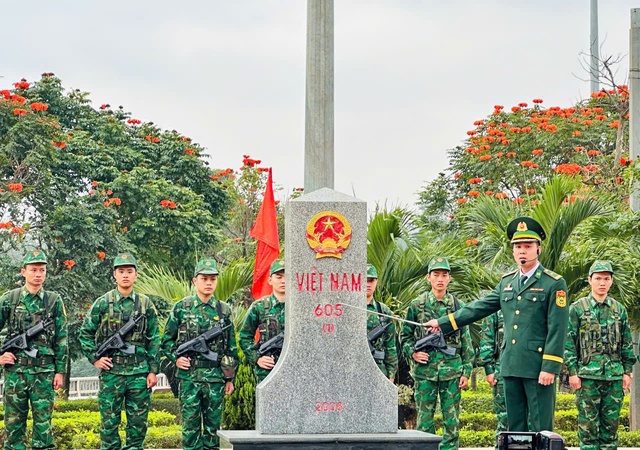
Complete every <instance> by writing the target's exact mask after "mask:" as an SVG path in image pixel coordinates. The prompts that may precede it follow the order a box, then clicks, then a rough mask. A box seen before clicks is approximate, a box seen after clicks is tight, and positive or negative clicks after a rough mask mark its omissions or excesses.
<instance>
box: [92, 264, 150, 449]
mask: <svg viewBox="0 0 640 450" xmlns="http://www.w3.org/2000/svg"><path fill="white" fill-rule="evenodd" d="M113 277H114V278H115V280H116V289H113V290H111V291H109V292H107V293H106V294H104V295H103V296H101V297H99V298H98V299H96V301H95V302H94V303H93V305H92V306H91V310H90V311H89V314H88V315H87V317H86V319H85V321H84V323H83V325H82V327H81V328H80V333H79V341H80V346H81V347H82V353H83V354H84V356H85V357H86V358H87V359H88V360H89V362H90V363H91V364H93V365H94V366H95V367H96V368H97V369H100V390H99V391H98V406H99V409H100V421H101V426H100V448H101V449H102V450H120V449H121V448H124V449H128V450H142V449H143V444H144V439H145V436H146V435H147V417H148V415H149V407H150V406H151V388H153V386H155V385H156V383H157V378H156V374H157V372H158V350H159V348H160V334H159V331H158V316H157V312H156V308H155V306H154V305H153V303H152V302H151V300H150V299H149V297H147V296H146V295H142V294H138V293H137V292H135V290H134V283H135V281H136V278H138V263H137V261H136V259H135V257H134V256H133V255H132V254H131V253H120V254H119V255H118V256H116V258H115V259H114V261H113ZM130 320H133V321H134V322H136V325H135V326H134V327H133V328H132V330H131V332H129V333H128V334H127V335H126V336H124V342H125V344H126V345H127V346H128V348H127V349H118V350H115V351H112V352H111V351H110V352H108V354H106V355H104V356H101V357H98V356H97V355H96V350H97V349H98V348H99V347H100V345H101V344H103V343H104V342H105V341H106V340H107V339H109V338H110V337H112V336H113V335H114V334H116V333H118V331H119V330H120V329H121V328H122V327H123V326H124V325H125V324H126V323H128V322H129V321H130ZM131 323H133V322H131ZM123 403H124V409H125V413H126V416H127V426H126V429H125V431H126V443H125V446H124V447H122V442H121V440H120V435H119V434H118V427H119V426H120V422H121V420H122V418H121V417H122V406H123Z"/></svg>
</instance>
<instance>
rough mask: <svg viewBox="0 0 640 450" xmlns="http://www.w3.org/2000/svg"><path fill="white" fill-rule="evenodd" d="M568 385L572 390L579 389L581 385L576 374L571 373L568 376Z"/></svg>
mask: <svg viewBox="0 0 640 450" xmlns="http://www.w3.org/2000/svg"><path fill="white" fill-rule="evenodd" d="M569 386H571V389H573V390H577V389H580V388H581V387H582V380H581V379H580V377H579V376H578V375H572V376H570V377H569Z"/></svg>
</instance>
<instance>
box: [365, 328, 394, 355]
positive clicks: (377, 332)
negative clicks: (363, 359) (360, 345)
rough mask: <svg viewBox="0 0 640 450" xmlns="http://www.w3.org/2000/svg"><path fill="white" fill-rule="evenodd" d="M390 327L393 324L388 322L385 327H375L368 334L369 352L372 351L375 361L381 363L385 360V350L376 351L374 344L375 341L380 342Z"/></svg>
mask: <svg viewBox="0 0 640 450" xmlns="http://www.w3.org/2000/svg"><path fill="white" fill-rule="evenodd" d="M389 325H391V322H387V323H385V324H384V325H383V324H378V326H377V327H375V328H374V329H372V330H371V331H369V332H368V333H367V340H368V341H369V350H371V355H372V356H373V359H376V360H379V361H382V360H384V356H385V354H384V350H376V348H375V347H374V345H373V344H374V342H375V341H377V340H378V338H379V337H380V336H382V335H383V334H384V333H385V332H386V331H387V328H389Z"/></svg>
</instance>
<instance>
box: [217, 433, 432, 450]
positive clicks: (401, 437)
mask: <svg viewBox="0 0 640 450" xmlns="http://www.w3.org/2000/svg"><path fill="white" fill-rule="evenodd" d="M218 436H220V439H221V442H220V444H221V446H220V448H232V449H233V450H437V449H438V445H439V444H440V441H441V440H442V437H441V436H436V435H435V434H429V433H424V432H422V431H417V430H398V432H397V433H366V434H262V433H258V432H257V431H255V430H219V431H218ZM225 444H227V445H225Z"/></svg>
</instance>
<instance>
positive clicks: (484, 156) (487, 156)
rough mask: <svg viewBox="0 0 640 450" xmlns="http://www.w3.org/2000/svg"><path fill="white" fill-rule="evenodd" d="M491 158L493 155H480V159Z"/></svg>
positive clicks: (487, 159) (486, 159)
mask: <svg viewBox="0 0 640 450" xmlns="http://www.w3.org/2000/svg"><path fill="white" fill-rule="evenodd" d="M490 159H491V155H482V156H481V157H480V161H489V160H490Z"/></svg>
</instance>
